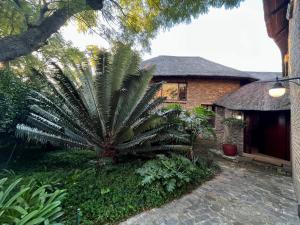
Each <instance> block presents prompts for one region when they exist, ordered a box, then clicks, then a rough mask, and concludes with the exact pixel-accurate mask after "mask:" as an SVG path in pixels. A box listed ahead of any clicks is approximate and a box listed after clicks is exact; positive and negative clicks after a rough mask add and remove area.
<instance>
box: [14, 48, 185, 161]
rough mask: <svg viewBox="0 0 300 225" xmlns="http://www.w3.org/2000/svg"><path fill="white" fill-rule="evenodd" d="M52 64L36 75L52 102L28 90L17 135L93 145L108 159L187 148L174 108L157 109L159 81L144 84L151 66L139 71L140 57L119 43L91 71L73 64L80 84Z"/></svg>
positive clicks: (79, 145) (67, 143) (81, 145)
mask: <svg viewBox="0 0 300 225" xmlns="http://www.w3.org/2000/svg"><path fill="white" fill-rule="evenodd" d="M53 66H54V68H55V69H54V72H53V73H52V74H51V75H49V74H46V75H44V74H40V76H41V77H46V78H47V82H48V83H49V85H50V86H51V87H52V89H53V95H54V96H55V98H54V100H52V99H51V98H50V97H49V96H45V95H43V94H42V93H39V92H32V94H31V96H30V98H29V100H30V101H31V103H32V104H31V106H30V109H31V113H30V115H29V116H28V118H27V121H26V123H24V124H19V125H18V126H17V132H16V134H17V136H19V137H23V138H27V139H28V140H36V141H39V142H41V143H48V142H49V143H52V144H54V145H66V146H70V147H80V148H88V149H94V150H95V151H96V152H97V153H98V156H100V157H101V156H111V157H113V158H116V157H117V156H119V155H121V154H128V153H137V152H148V151H155V150H174V149H179V150H187V149H189V148H190V146H189V145H188V144H186V143H188V142H189V141H188V138H187V136H186V135H185V134H184V133H181V132H178V131H177V130H176V129H174V125H172V124H170V123H168V118H169V117H170V116H172V115H173V114H174V113H176V112H175V110H168V111H164V112H160V111H157V110H156V109H157V107H158V106H159V105H160V104H161V103H162V102H163V100H164V99H163V98H156V99H155V98H154V96H155V94H156V92H157V91H158V90H159V89H160V88H161V85H162V84H161V83H153V84H151V85H150V86H149V83H150V80H151V79H152V70H153V68H149V69H147V70H144V69H142V70H141V69H139V66H140V58H139V56H138V54H137V53H135V52H133V51H131V50H130V48H129V47H127V46H125V45H118V47H116V48H115V49H114V51H113V54H111V53H108V52H101V53H100V55H99V58H98V61H97V65H96V71H95V73H92V72H91V69H90V68H89V66H88V65H87V64H83V65H80V66H78V65H77V67H78V68H79V69H78V70H77V77H79V78H80V82H74V80H71V79H70V78H69V77H68V76H67V75H66V74H64V73H63V71H62V70H61V69H60V68H59V67H58V66H57V65H53ZM162 143H164V144H162ZM168 143H172V144H168ZM174 143H175V144H174Z"/></svg>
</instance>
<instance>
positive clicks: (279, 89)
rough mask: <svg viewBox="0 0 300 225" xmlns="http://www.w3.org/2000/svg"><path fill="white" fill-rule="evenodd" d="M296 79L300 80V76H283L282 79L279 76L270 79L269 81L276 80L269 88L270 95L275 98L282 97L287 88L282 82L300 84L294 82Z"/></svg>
mask: <svg viewBox="0 0 300 225" xmlns="http://www.w3.org/2000/svg"><path fill="white" fill-rule="evenodd" d="M294 80H300V77H291V78H282V79H279V78H278V77H277V78H276V80H275V81H269V82H275V84H274V85H273V86H272V88H270V89H269V95H270V96H271V97H274V98H279V97H282V96H283V95H284V94H285V93H286V88H285V87H284V86H283V84H282V82H291V83H294V84H296V85H298V86H300V83H297V82H294Z"/></svg>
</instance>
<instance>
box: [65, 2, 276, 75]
mask: <svg viewBox="0 0 300 225" xmlns="http://www.w3.org/2000/svg"><path fill="white" fill-rule="evenodd" d="M76 32H77V31H76V27H75V25H74V24H69V25H68V26H67V27H65V28H63V30H62V33H63V35H64V37H65V38H66V39H67V40H70V41H72V42H73V44H74V45H75V46H77V47H79V48H80V49H82V50H84V49H85V46H86V45H89V44H96V45H99V46H101V47H105V48H107V47H108V44H107V43H106V42H105V41H104V40H103V39H101V38H100V37H99V36H98V35H95V34H79V35H78V34H76V35H74V33H76ZM151 49H152V50H151V53H146V54H144V55H143V56H142V57H143V59H149V58H152V57H155V56H158V55H174V56H200V57H203V58H206V59H208V60H211V61H214V62H217V63H220V64H223V65H226V66H230V67H233V68H235V69H239V70H244V71H272V72H275V71H278V72H279V71H281V56H280V51H279V48H278V47H277V46H276V44H275V43H274V41H273V40H272V39H270V38H269V37H268V35H267V31H266V26H265V22H264V17H263V6H262V1H261V0H246V1H245V2H243V3H242V4H241V5H240V7H239V8H237V9H233V10H225V9H223V8H222V9H211V10H210V12H209V13H208V14H205V15H200V16H199V17H198V18H197V19H193V20H192V22H191V23H189V24H179V25H176V26H174V27H173V28H171V29H169V30H167V31H161V32H159V34H158V35H157V36H156V38H155V39H154V40H152V42H151Z"/></svg>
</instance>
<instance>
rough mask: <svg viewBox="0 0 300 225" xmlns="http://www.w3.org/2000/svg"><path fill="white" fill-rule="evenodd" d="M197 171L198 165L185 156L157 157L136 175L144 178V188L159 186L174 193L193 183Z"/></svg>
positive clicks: (137, 171)
mask: <svg viewBox="0 0 300 225" xmlns="http://www.w3.org/2000/svg"><path fill="white" fill-rule="evenodd" d="M196 170H197V167H196V165H195V164H193V162H192V161H190V160H189V159H187V158H185V157H183V156H180V155H172V156H171V157H170V158H169V157H167V156H165V155H157V159H155V160H151V161H148V162H146V163H145V164H144V165H143V166H142V167H141V168H139V169H137V170H136V173H137V174H139V175H140V176H141V177H142V182H141V184H142V186H145V185H152V184H159V185H162V187H163V188H164V189H165V190H166V191H167V192H173V191H175V190H176V188H179V187H181V186H183V185H184V184H188V183H190V182H192V180H193V178H194V177H193V174H194V173H195V171H196Z"/></svg>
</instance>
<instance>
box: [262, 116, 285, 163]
mask: <svg viewBox="0 0 300 225" xmlns="http://www.w3.org/2000/svg"><path fill="white" fill-rule="evenodd" d="M263 119H264V122H263V125H264V127H262V128H263V136H264V138H263V140H262V146H261V147H262V149H261V150H262V153H264V154H266V155H270V156H274V157H276V158H280V159H285V160H290V135H289V134H290V132H289V130H290V121H289V116H288V115H287V113H285V112H280V113H273V114H272V113H269V114H266V115H264V116H263Z"/></svg>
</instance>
